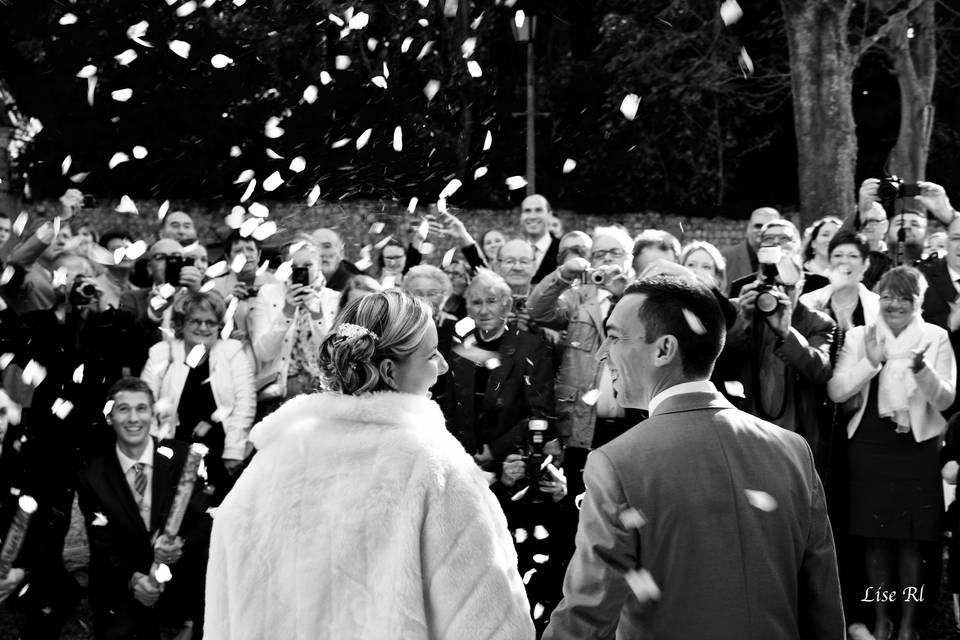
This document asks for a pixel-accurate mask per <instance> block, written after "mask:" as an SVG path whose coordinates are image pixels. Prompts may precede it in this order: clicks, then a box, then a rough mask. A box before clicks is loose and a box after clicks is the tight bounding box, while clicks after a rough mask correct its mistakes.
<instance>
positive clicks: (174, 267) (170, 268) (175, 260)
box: [164, 256, 194, 287]
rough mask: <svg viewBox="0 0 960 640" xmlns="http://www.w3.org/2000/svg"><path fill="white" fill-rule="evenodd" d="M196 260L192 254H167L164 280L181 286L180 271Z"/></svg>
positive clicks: (190, 265)
mask: <svg viewBox="0 0 960 640" xmlns="http://www.w3.org/2000/svg"><path fill="white" fill-rule="evenodd" d="M193 264H194V260H193V258H192V257H190V256H167V261H166V270H165V271H164V280H165V281H166V282H168V283H170V284H172V285H173V286H175V287H178V286H180V272H181V271H182V270H183V268H184V267H192V266H193Z"/></svg>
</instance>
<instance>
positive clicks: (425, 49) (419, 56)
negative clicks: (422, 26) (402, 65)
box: [417, 40, 433, 62]
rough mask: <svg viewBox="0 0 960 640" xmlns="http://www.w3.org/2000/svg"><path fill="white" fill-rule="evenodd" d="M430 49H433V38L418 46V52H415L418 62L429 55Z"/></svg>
mask: <svg viewBox="0 0 960 640" xmlns="http://www.w3.org/2000/svg"><path fill="white" fill-rule="evenodd" d="M431 51H433V40H428V41H427V43H426V44H424V45H423V46H422V47H421V48H420V53H418V54H417V61H418V62H419V61H420V60H423V59H424V58H426V57H427V56H428V55H430V52H431Z"/></svg>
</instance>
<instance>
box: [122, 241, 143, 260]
mask: <svg viewBox="0 0 960 640" xmlns="http://www.w3.org/2000/svg"><path fill="white" fill-rule="evenodd" d="M146 252H147V243H146V241H144V240H137V241H136V242H134V243H133V244H131V245H130V246H129V247H127V248H126V249H124V253H125V254H126V256H127V258H129V259H130V260H136V259H137V258H139V257H140V256H142V255H143V254H145V253H146Z"/></svg>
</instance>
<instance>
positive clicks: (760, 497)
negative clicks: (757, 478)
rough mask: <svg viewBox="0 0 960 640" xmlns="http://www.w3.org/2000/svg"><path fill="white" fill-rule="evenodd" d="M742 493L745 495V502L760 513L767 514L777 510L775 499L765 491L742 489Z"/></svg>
mask: <svg viewBox="0 0 960 640" xmlns="http://www.w3.org/2000/svg"><path fill="white" fill-rule="evenodd" d="M743 492H744V493H745V494H747V501H748V502H749V503H750V504H751V505H753V506H754V507H756V508H757V509H760V511H766V512H768V513H769V512H771V511H776V510H777V500H776V498H774V497H773V496H772V495H770V494H769V493H767V492H766V491H756V490H754V489H744V490H743Z"/></svg>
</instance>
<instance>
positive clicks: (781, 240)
mask: <svg viewBox="0 0 960 640" xmlns="http://www.w3.org/2000/svg"><path fill="white" fill-rule="evenodd" d="M793 240H794V238H793V236H791V235H787V234H783V235H764V236H763V237H761V238H760V242H761V244H763V245H764V246H770V247H772V246H774V245H780V246H783V245H785V244H790V243H791V242H793Z"/></svg>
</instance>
